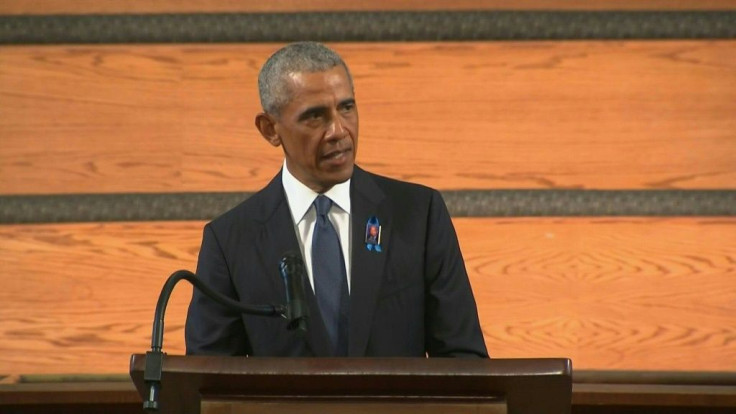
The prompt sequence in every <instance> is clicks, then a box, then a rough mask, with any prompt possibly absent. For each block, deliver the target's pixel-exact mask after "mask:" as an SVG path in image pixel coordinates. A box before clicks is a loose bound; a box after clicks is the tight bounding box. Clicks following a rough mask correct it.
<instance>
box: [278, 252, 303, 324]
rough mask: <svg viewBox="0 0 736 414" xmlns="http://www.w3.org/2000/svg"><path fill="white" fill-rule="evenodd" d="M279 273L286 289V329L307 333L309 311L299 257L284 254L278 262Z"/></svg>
mask: <svg viewBox="0 0 736 414" xmlns="http://www.w3.org/2000/svg"><path fill="white" fill-rule="evenodd" d="M279 271H280V272H281V277H282V278H283V279H284V286H285V287H286V318H287V319H288V320H289V325H288V327H287V328H288V329H289V330H293V329H297V330H298V331H299V332H302V333H304V332H306V331H307V319H309V311H308V309H307V303H306V298H305V296H304V278H305V272H304V262H303V261H302V258H301V256H300V255H298V254H296V253H293V252H288V253H286V254H284V257H282V258H281V261H280V262H279Z"/></svg>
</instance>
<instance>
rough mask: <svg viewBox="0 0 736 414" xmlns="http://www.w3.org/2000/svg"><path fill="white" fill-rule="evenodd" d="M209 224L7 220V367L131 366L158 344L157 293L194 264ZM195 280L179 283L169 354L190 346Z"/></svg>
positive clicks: (1, 256) (3, 362)
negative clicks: (186, 334)
mask: <svg viewBox="0 0 736 414" xmlns="http://www.w3.org/2000/svg"><path fill="white" fill-rule="evenodd" d="M201 234H202V223H197V222H179V223H146V224H135V223H130V224H82V225H74V224H72V225H60V226H27V227H24V226H6V227H2V228H0V260H1V263H2V264H1V265H2V270H1V271H0V273H1V274H2V277H3V289H2V290H0V304H1V305H0V321H2V322H1V323H0V331H1V333H0V337H1V338H2V340H0V355H1V356H0V372H3V373H27V374H33V373H49V374H50V373H109V372H127V365H128V359H129V357H130V354H131V353H134V352H141V351H145V350H147V349H150V346H151V324H152V322H153V312H154V309H155V307H156V301H157V298H158V294H159V292H160V291H161V288H162V287H163V284H164V282H165V281H166V278H167V277H168V276H169V275H170V274H171V273H172V272H173V271H175V270H177V269H180V268H188V269H192V270H194V266H195V264H196V255H197V253H198V250H199V240H200V238H201ZM190 297H191V287H190V286H189V285H187V284H186V283H181V286H179V285H177V289H176V290H175V292H174V294H173V295H172V296H171V301H170V303H169V307H168V312H167V318H166V325H165V328H166V333H165V340H164V346H165V348H166V349H167V350H168V351H167V352H170V353H174V354H181V353H183V352H184V346H183V343H184V341H183V331H184V321H185V318H184V315H185V314H186V306H187V305H188V303H189V299H190Z"/></svg>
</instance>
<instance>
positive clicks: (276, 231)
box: [256, 173, 330, 356]
mask: <svg viewBox="0 0 736 414" xmlns="http://www.w3.org/2000/svg"><path fill="white" fill-rule="evenodd" d="M263 196H264V198H263V203H262V210H260V211H259V212H258V213H259V214H258V217H257V218H256V219H257V220H258V221H260V222H261V223H262V226H261V231H260V233H259V242H258V243H256V245H257V248H258V257H261V258H264V259H263V260H264V263H262V264H261V266H262V268H264V269H266V275H267V276H266V277H268V278H269V282H270V283H271V285H272V288H273V289H275V290H277V291H278V292H281V293H280V296H282V297H284V299H285V297H286V296H285V287H284V281H283V280H282V279H281V275H280V274H279V270H278V266H279V261H280V260H281V258H282V257H283V255H284V254H285V253H286V252H290V251H291V252H294V253H296V254H298V255H299V256H302V254H301V249H300V248H299V241H298V240H297V236H296V232H295V231H294V221H293V219H292V218H291V212H290V210H289V203H288V201H287V200H286V195H285V194H284V188H283V185H282V184H281V173H279V174H278V175H277V176H276V177H275V178H274V179H273V180H271V182H270V183H269V184H268V186H266V188H265V189H264V191H263ZM303 259H304V258H303V257H302V260H303ZM305 277H306V275H305ZM304 286H305V292H304V293H305V297H306V301H307V304H308V308H309V322H308V325H307V338H306V340H307V343H308V345H309V348H310V350H311V351H312V353H313V354H314V355H315V356H328V355H330V344H329V339H328V336H327V330H326V329H325V327H324V324H323V322H322V318H321V317H320V313H319V308H318V305H317V300H316V298H315V296H314V292H313V291H312V289H311V288H310V287H309V286H310V285H309V282H308V281H305V285H304Z"/></svg>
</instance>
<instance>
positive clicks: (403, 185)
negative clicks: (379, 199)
mask: <svg viewBox="0 0 736 414" xmlns="http://www.w3.org/2000/svg"><path fill="white" fill-rule="evenodd" d="M358 171H359V174H362V175H364V179H367V180H370V181H372V182H373V183H375V184H376V185H377V186H378V187H379V188H380V189H381V190H382V191H384V192H385V193H386V194H387V195H388V196H389V197H391V198H392V199H396V198H398V199H403V198H409V199H431V198H433V197H440V193H439V191H437V190H435V189H434V188H431V187H428V186H426V185H422V184H417V183H412V182H409V181H402V180H397V179H395V178H391V177H386V176H383V175H379V174H374V173H372V172H368V171H365V170H362V169H361V170H358Z"/></svg>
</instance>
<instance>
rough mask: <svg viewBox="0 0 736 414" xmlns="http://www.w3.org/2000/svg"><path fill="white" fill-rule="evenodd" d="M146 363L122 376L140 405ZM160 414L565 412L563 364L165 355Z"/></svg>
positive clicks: (567, 376)
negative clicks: (128, 380)
mask: <svg viewBox="0 0 736 414" xmlns="http://www.w3.org/2000/svg"><path fill="white" fill-rule="evenodd" d="M144 363H145V355H133V357H132V359H131V364H130V375H131V377H132V378H133V382H134V383H135V386H136V388H137V389H138V392H139V393H141V395H142V396H143V398H144V399H145V398H147V395H146V393H147V387H146V385H145V384H144V381H143V369H144ZM161 384H162V385H161V392H160V407H161V413H202V414H225V413H251V414H265V413H270V414H271V413H273V414H280V413H289V414H307V413H309V414H333V413H334V414H337V413H340V414H345V413H351V414H352V413H357V414H363V413H365V414H367V413H380V414H399V413H402V414H403V413H422V414H438V413H452V414H470V413H474V414H485V413H510V414H540V413H544V414H568V413H570V403H571V398H572V367H571V363H570V360H568V359H485V360H481V359H455V358H429V359H425V358H244V357H200V356H189V357H186V356H166V357H165V359H164V364H163V376H162V381H161Z"/></svg>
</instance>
